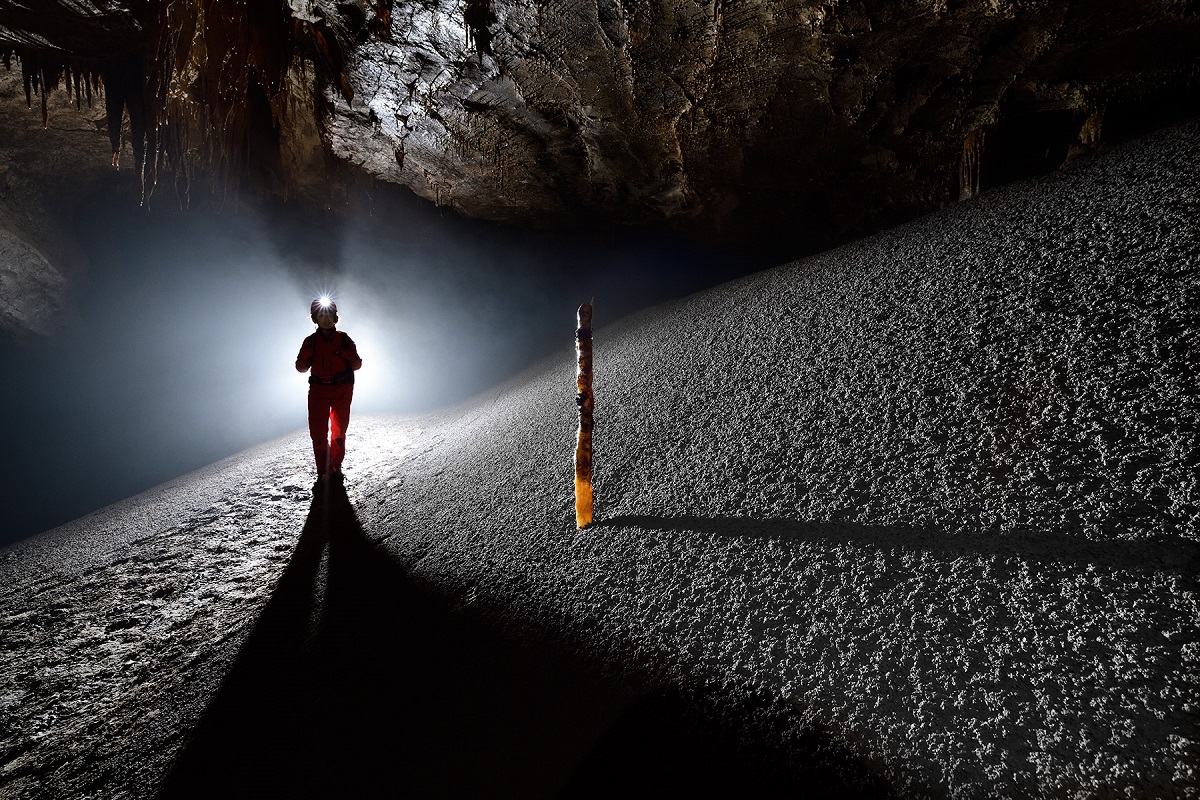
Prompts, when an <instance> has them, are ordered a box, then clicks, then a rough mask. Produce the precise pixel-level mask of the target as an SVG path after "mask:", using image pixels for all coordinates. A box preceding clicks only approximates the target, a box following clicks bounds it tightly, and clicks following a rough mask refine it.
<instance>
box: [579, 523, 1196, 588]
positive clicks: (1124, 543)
mask: <svg viewBox="0 0 1200 800" xmlns="http://www.w3.org/2000/svg"><path fill="white" fill-rule="evenodd" d="M605 526H610V527H614V528H619V527H632V528H642V529H643V530H646V531H675V532H681V533H701V534H713V535H716V536H731V537H739V538H747V539H771V540H773V541H776V542H779V543H780V544H783V545H785V546H786V545H787V544H789V543H801V542H824V543H828V544H830V545H837V544H852V545H859V546H872V547H878V548H880V549H883V550H893V549H897V548H899V549H901V550H914V551H918V550H920V551H929V552H931V553H935V554H939V555H941V556H943V557H946V558H957V557H961V556H968V557H970V556H975V557H983V556H1003V557H1016V558H1020V559H1023V560H1027V561H1032V562H1038V563H1061V564H1074V565H1078V566H1087V565H1091V566H1095V567H1103V568H1106V569H1129V570H1138V571H1145V572H1157V571H1166V572H1170V573H1175V574H1179V575H1183V576H1185V577H1189V578H1190V577H1191V576H1194V575H1195V574H1197V572H1198V571H1200V570H1198V565H1200V545H1197V544H1196V543H1195V542H1192V541H1189V540H1187V539H1183V538H1181V537H1172V536H1159V537H1155V538H1141V539H1113V540H1109V541H1097V540H1091V539H1087V538H1085V537H1084V536H1082V535H1071V534H1068V533H1061V532H1057V531H1043V532H1013V533H986V532H983V533H977V532H970V531H964V532H961V533H955V532H951V531H940V530H936V529H934V528H922V527H917V526H899V525H896V526H888V525H863V524H860V523H855V522H806V521H804V520H796V519H784V518H766V519H756V518H751V517H693V516H683V515H680V516H654V515H632V514H631V515H623V516H618V517H612V518H609V519H602V520H600V521H599V522H598V523H597V527H605Z"/></svg>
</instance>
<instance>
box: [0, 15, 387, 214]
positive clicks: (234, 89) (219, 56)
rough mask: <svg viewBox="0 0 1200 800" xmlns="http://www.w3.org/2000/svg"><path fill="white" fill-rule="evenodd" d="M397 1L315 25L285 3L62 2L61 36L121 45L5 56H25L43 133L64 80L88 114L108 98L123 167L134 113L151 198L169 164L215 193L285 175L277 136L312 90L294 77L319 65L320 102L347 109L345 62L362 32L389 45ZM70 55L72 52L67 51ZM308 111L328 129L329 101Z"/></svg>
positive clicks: (28, 94)
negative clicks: (83, 9)
mask: <svg viewBox="0 0 1200 800" xmlns="http://www.w3.org/2000/svg"><path fill="white" fill-rule="evenodd" d="M391 1H392V0H368V2H366V3H364V4H362V5H361V6H360V5H354V4H347V5H345V6H339V7H338V9H339V10H338V14H341V15H342V17H341V18H337V15H336V14H334V15H329V16H330V17H332V18H325V17H318V18H317V19H316V21H309V20H300V19H296V18H293V17H292V15H291V13H290V7H289V6H288V4H287V3H281V2H279V0H241V2H237V3H231V2H228V0H161V1H160V2H154V3H149V2H147V3H142V4H138V5H136V7H135V9H134V10H128V9H125V10H112V11H106V12H105V14H102V15H100V16H91V17H86V18H84V17H80V16H79V15H78V14H77V13H75V12H77V9H75V8H74V6H71V5H70V3H69V2H66V0H53V3H55V4H57V5H60V6H62V15H61V18H62V20H65V21H66V22H67V23H68V24H67V25H66V27H64V28H62V29H61V30H60V29H58V28H56V29H55V31H56V33H59V34H61V35H63V36H65V37H69V39H70V41H71V42H72V43H73V44H78V43H79V42H85V41H87V40H88V33H89V31H91V30H92V29H91V28H89V26H93V25H94V26H96V29H95V30H97V31H99V32H101V33H103V34H110V35H112V36H114V37H116V39H117V40H119V41H120V43H121V47H120V48H118V49H117V51H116V52H113V51H112V50H110V49H109V48H107V47H101V46H97V45H93V46H92V47H91V48H90V49H89V50H87V54H86V55H83V56H80V55H79V53H78V52H75V51H76V50H78V49H80V48H78V47H59V48H54V47H48V48H38V47H12V48H10V49H9V50H8V51H6V52H4V53H0V58H3V61H4V64H5V66H6V67H10V66H11V63H12V58H13V56H14V55H15V56H16V58H17V60H18V61H19V63H20V66H21V72H22V80H23V84H24V89H25V100H26V105H28V106H29V107H30V108H32V101H33V96H34V95H38V97H39V99H40V100H41V109H40V110H41V112H42V124H43V125H48V123H49V115H50V107H49V103H48V98H47V95H48V93H49V92H50V91H53V90H55V89H57V88H60V87H61V84H62V82H63V80H64V79H65V82H66V91H67V95H68V99H70V95H71V93H72V92H74V94H75V98H74V99H75V104H76V108H77V109H81V108H82V102H83V98H84V96H85V95H86V98H87V102H88V106H89V107H91V105H92V102H93V100H92V97H93V94H94V93H101V94H102V96H103V98H104V103H105V121H106V124H107V128H108V135H109V139H110V144H111V145H112V150H113V163H114V165H119V163H120V152H121V150H122V148H123V145H124V136H125V132H126V129H125V119H126V115H127V118H128V134H129V136H130V141H131V144H132V147H133V151H134V157H135V161H136V163H135V167H136V168H137V169H139V171H140V172H141V175H142V179H143V195H144V198H143V199H144V200H145V199H148V197H149V195H150V193H151V192H152V191H153V188H154V186H155V185H156V183H157V177H158V171H159V169H160V168H162V167H163V166H169V167H170V168H172V169H175V170H176V180H177V181H179V180H182V182H183V183H184V184H190V182H191V181H193V180H194V179H196V178H197V177H198V176H199V175H201V174H204V175H207V177H208V178H209V180H210V181H211V182H212V185H213V188H214V189H215V188H216V187H217V185H218V184H225V185H226V186H228V183H229V182H230V181H231V180H232V181H234V182H237V181H240V180H241V179H242V178H243V177H244V176H245V175H246V174H247V172H248V170H250V169H251V168H252V167H251V165H254V166H256V167H260V166H262V165H263V164H267V167H266V169H267V170H268V172H274V173H282V172H284V171H286V168H287V167H286V165H284V164H283V163H282V160H281V156H280V151H279V139H280V129H281V126H282V125H284V124H286V123H287V117H288V114H289V100H288V95H289V92H294V91H296V90H297V88H296V87H302V90H304V91H309V90H310V89H308V88H307V87H306V86H305V85H304V84H303V83H297V84H296V86H294V87H289V84H288V80H287V74H288V71H289V70H290V69H292V68H293V66H294V65H295V64H298V63H299V64H304V63H308V64H311V65H312V67H313V69H314V71H315V75H314V78H315V81H314V82H315V84H316V86H315V88H314V89H311V90H312V91H315V93H316V94H317V96H318V97H320V93H321V91H322V87H323V86H326V85H332V86H335V87H336V88H337V91H338V92H339V93H340V94H341V95H342V96H343V97H344V98H345V100H346V101H347V102H350V101H351V100H352V99H353V96H354V92H353V89H352V87H351V86H350V83H349V81H348V80H347V79H346V76H345V55H344V54H345V52H347V49H348V48H349V47H351V46H353V43H354V42H355V41H357V40H358V39H359V38H360V37H361V36H362V35H364V34H369V35H372V36H374V37H375V38H377V39H381V40H382V39H387V38H388V37H389V35H390V29H391ZM56 24H57V23H56ZM85 49H86V48H85ZM67 52H72V53H73V55H71V56H70V57H67V56H64V55H61V54H64V53H67ZM301 105H302V106H303V107H306V108H309V109H315V110H312V111H311V113H314V114H316V115H317V120H316V124H317V128H318V130H319V129H320V127H321V120H320V115H321V113H322V110H323V109H324V106H323V104H321V103H320V102H317V103H315V104H314V103H307V102H306V103H304V104H301ZM252 150H253V157H251V151H252ZM182 194H184V195H190V190H189V189H187V188H184V189H183V191H182Z"/></svg>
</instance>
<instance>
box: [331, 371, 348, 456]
mask: <svg viewBox="0 0 1200 800" xmlns="http://www.w3.org/2000/svg"><path fill="white" fill-rule="evenodd" d="M335 389H336V393H335V394H334V395H333V397H332V399H331V402H330V408H329V440H330V445H329V469H330V470H331V471H333V472H340V471H341V469H342V459H343V458H345V457H346V428H348V427H350V401H351V400H352V399H353V398H354V384H352V383H348V384H346V385H345V386H338V387H335Z"/></svg>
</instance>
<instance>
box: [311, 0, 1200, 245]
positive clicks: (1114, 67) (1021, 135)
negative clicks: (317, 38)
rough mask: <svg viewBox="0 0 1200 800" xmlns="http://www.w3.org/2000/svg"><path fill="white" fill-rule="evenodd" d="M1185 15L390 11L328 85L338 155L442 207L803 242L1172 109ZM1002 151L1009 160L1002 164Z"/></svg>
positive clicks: (618, 0)
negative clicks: (382, 28) (1131, 117)
mask: <svg viewBox="0 0 1200 800" xmlns="http://www.w3.org/2000/svg"><path fill="white" fill-rule="evenodd" d="M1198 33H1200V19H1198V17H1197V14H1196V10H1195V9H1194V8H1189V7H1188V6H1186V5H1181V4H1179V3H1174V2H1151V3H1142V4H1138V6H1137V8H1132V7H1130V6H1129V5H1128V4H1123V3H1118V2H1100V3H1089V4H1072V3H1068V2H1043V3H1036V4H1035V3H1027V2H1013V1H1011V0H964V1H963V2H946V0H910V1H909V2H901V3H897V2H884V1H883V0H850V1H849V2H812V1H811V0H805V1H804V2H798V1H796V0H790V1H789V0H771V1H770V2H767V1H765V0H743V1H742V2H729V1H727V0H709V1H707V2H695V1H694V0H588V2H580V3H574V2H572V3H564V2H538V1H536V0H492V1H491V2H480V1H479V0H471V2H468V3H466V4H465V5H464V4H463V3H462V2H454V1H451V0H436V1H434V2H424V3H419V4H418V3H405V4H400V3H398V4H396V7H395V9H394V13H393V14H392V17H391V25H390V30H389V36H388V37H386V38H375V39H371V40H369V41H366V42H364V43H363V44H361V45H360V46H358V47H357V48H355V49H353V50H352V51H351V52H350V53H349V55H348V57H347V62H346V77H347V80H348V82H349V84H350V86H351V87H352V89H353V97H352V99H351V100H349V101H347V100H346V98H345V97H344V96H342V95H341V94H339V93H338V92H336V91H334V90H332V89H330V90H328V91H327V92H326V100H327V102H328V103H330V104H331V107H332V113H330V114H329V115H328V119H327V136H328V141H329V144H330V147H331V148H332V151H333V152H334V153H335V154H336V155H337V156H338V157H339V158H341V159H344V160H346V161H348V162H350V163H352V164H355V165H359V166H361V167H362V168H363V169H364V170H366V171H367V172H369V173H371V174H372V175H375V176H377V177H379V178H382V179H384V180H388V181H393V182H396V183H400V184H403V185H406V186H408V187H410V188H412V189H413V191H415V192H417V193H418V194H420V195H422V196H423V197H426V198H428V199H430V200H432V201H434V202H436V203H439V204H442V205H447V206H451V207H453V208H456V209H458V210H460V211H462V212H463V213H466V214H469V215H472V216H479V217H485V218H489V219H502V220H510V221H518V222H524V223H531V222H532V223H538V222H541V223H546V222H547V221H550V220H558V221H561V220H566V219H578V218H581V217H590V218H596V219H603V220H611V221H616V222H619V223H631V224H668V225H674V226H677V227H683V228H685V229H688V230H691V231H695V232H704V233H705V234H706V235H710V236H712V235H715V236H717V237H720V238H745V237H750V236H755V235H763V234H768V235H781V234H786V235H790V236H796V237H799V238H801V239H806V240H810V241H812V242H813V244H815V245H819V244H825V243H829V242H830V241H832V240H833V239H835V238H836V237H837V236H838V235H839V233H845V232H856V231H862V230H867V229H870V228H872V227H878V226H879V225H881V224H888V223H891V222H895V221H899V220H901V219H904V218H907V217H910V216H913V215H916V214H918V213H921V212H924V211H928V210H931V209H933V208H937V207H939V206H942V205H944V204H946V203H948V202H952V201H954V200H956V199H960V198H961V197H966V196H971V195H973V194H976V193H978V192H979V191H980V190H982V189H984V188H987V186H989V185H995V184H998V183H1003V182H1007V181H1008V180H1013V179H1020V178H1025V177H1029V175H1030V174H1035V173H1037V172H1045V171H1049V170H1050V169H1052V168H1054V167H1057V166H1059V165H1060V164H1062V163H1063V162H1064V161H1066V160H1067V159H1068V158H1069V157H1072V156H1074V155H1077V154H1078V153H1080V152H1084V151H1086V150H1088V149H1091V148H1093V147H1095V146H1096V145H1098V144H1099V143H1101V142H1102V141H1103V129H1104V120H1105V116H1106V114H1107V113H1114V112H1115V111H1119V110H1120V109H1121V108H1123V107H1124V105H1126V104H1129V103H1133V102H1136V101H1145V100H1147V99H1148V98H1149V99H1150V100H1151V101H1152V102H1153V101H1155V99H1156V98H1157V102H1158V103H1159V104H1160V105H1166V106H1168V107H1171V106H1173V105H1178V104H1180V103H1187V102H1192V101H1194V100H1195V98H1196V96H1195V93H1194V91H1193V90H1192V88H1190V87H1191V86H1192V85H1193V83H1194V81H1193V79H1192V77H1191V76H1192V75H1193V72H1192V71H1193V69H1194V65H1195V63H1196V57H1197V53H1200V35H1198ZM1010 162H1013V163H1010Z"/></svg>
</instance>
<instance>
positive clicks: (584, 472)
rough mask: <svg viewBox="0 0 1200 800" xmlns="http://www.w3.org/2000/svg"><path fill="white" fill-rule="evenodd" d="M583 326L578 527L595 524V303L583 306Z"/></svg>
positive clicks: (578, 345)
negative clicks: (593, 436)
mask: <svg viewBox="0 0 1200 800" xmlns="http://www.w3.org/2000/svg"><path fill="white" fill-rule="evenodd" d="M578 321H579V327H578V328H576V330H575V351H576V354H577V355H578V356H579V372H578V373H577V374H576V378H575V387H576V390H577V391H578V394H577V395H576V396H575V404H576V405H578V406H579V435H578V436H577V437H576V441H575V527H577V528H586V527H587V526H588V525H591V524H592V411H593V410H594V409H595V407H596V399H595V397H594V396H593V395H592V304H591V303H584V304H583V305H581V306H580V307H579V318H578Z"/></svg>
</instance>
